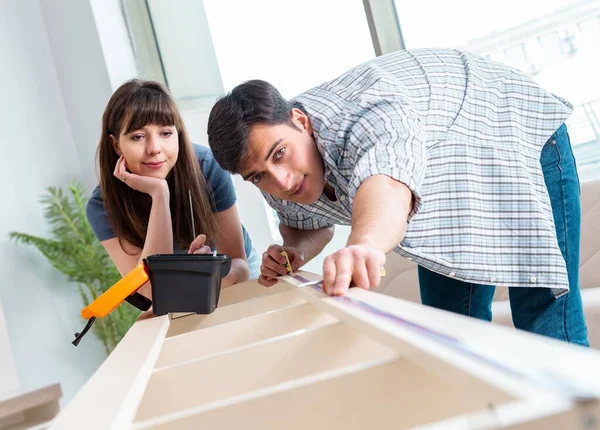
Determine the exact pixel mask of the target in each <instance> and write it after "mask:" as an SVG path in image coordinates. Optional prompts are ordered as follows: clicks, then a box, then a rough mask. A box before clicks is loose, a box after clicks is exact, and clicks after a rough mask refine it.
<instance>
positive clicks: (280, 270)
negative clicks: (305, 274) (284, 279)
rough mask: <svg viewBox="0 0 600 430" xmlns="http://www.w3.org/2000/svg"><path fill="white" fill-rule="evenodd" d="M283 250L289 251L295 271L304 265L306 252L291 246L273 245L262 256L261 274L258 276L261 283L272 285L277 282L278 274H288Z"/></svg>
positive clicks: (266, 285)
mask: <svg viewBox="0 0 600 430" xmlns="http://www.w3.org/2000/svg"><path fill="white" fill-rule="evenodd" d="M281 251H285V252H287V254H288V257H289V259H290V264H291V265H292V270H293V271H294V272H295V271H296V270H298V269H299V268H300V267H302V266H303V265H304V263H305V261H304V253H303V252H302V251H300V250H299V249H297V248H292V247H289V246H281V245H271V246H269V248H268V249H267V250H266V251H265V252H264V253H263V256H262V264H261V266H260V276H259V277H258V283H259V284H260V285H263V286H265V287H272V286H273V285H275V284H276V283H277V277H278V276H283V275H286V274H287V270H286V268H285V257H284V256H283V255H281V254H280V253H281Z"/></svg>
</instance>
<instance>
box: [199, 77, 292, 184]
mask: <svg viewBox="0 0 600 430" xmlns="http://www.w3.org/2000/svg"><path fill="white" fill-rule="evenodd" d="M294 107H300V106H296V105H295V104H292V103H290V102H288V101H287V100H286V99H284V98H283V97H282V96H281V93H280V92H279V91H278V90H277V88H275V87H274V86H273V85H271V84H270V83H268V82H265V81H261V80H258V79H256V80H252V81H247V82H244V83H243V84H240V85H238V86H237V87H235V88H234V89H233V90H231V92H230V93H229V94H226V95H225V96H223V97H222V98H220V99H219V100H218V101H217V103H216V104H215V105H214V106H213V108H212V110H211V111H210V116H209V118H208V130H207V132H208V144H209V145H210V149H211V150H212V152H213V154H214V156H215V160H217V163H219V165H220V166H221V167H222V168H223V169H225V170H227V171H229V172H231V173H240V170H241V163H242V162H243V160H244V157H245V156H246V154H247V151H248V135H249V134H250V127H252V126H253V125H257V124H263V125H278V124H288V125H291V126H293V127H295V128H297V127H296V126H295V125H294V123H293V122H292V115H291V111H292V108H294Z"/></svg>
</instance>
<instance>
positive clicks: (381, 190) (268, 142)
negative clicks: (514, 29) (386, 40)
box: [208, 50, 588, 345]
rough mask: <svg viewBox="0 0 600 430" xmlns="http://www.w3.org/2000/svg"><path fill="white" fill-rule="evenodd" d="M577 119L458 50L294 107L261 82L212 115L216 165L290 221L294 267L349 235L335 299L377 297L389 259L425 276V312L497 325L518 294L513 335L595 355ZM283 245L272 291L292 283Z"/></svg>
mask: <svg viewBox="0 0 600 430" xmlns="http://www.w3.org/2000/svg"><path fill="white" fill-rule="evenodd" d="M571 112H572V106H571V105H570V104H569V103H568V102H566V101H564V100H563V99H561V98H558V97H556V96H554V95H552V94H551V93H549V92H547V91H545V90H543V89H542V88H540V87H539V86H538V85H536V84H535V83H534V82H532V81H531V79H529V78H528V77H527V76H525V75H524V74H522V73H520V72H518V71H516V70H514V69H512V68H509V67H506V66H503V65H500V64H497V63H494V62H491V61H488V60H485V59H483V58H481V57H479V56H476V55H473V54H469V53H466V52H460V51H457V50H416V51H400V52H396V53H392V54H389V55H386V56H383V57H378V58H376V59H374V60H372V61H369V62H367V63H365V64H362V65H360V66H358V67H356V68H354V69H352V70H350V71H348V72H346V73H345V74H343V75H341V76H340V77H338V78H337V79H334V80H332V81H330V82H326V83H324V84H322V85H320V86H318V87H316V88H313V89H311V90H309V91H307V92H305V93H303V94H301V95H300V96H298V97H297V98H295V99H293V100H292V101H290V102H288V101H287V100H285V99H283V98H282V97H281V95H280V94H279V92H278V91H277V90H276V89H275V88H274V87H273V86H271V85H270V84H268V83H266V82H263V81H249V82H246V83H244V84H241V85H239V86H238V87H236V88H235V89H233V91H231V93H230V94H228V95H226V96H225V97H223V98H222V99H220V100H219V101H218V102H217V103H216V104H215V106H214V108H213V110H212V112H211V114H210V118H209V124H208V138H209V143H210V146H211V148H212V150H213V153H214V156H215V159H216V160H217V162H218V163H219V164H221V166H222V167H223V168H224V169H226V170H228V171H230V172H233V173H239V174H241V175H242V176H243V178H244V179H245V180H248V181H251V182H252V183H253V184H255V185H256V186H257V187H258V188H259V189H260V190H261V192H262V193H263V195H264V196H265V198H266V199H267V201H268V202H269V204H270V205H271V206H272V207H273V208H275V210H276V211H277V212H278V214H279V218H280V220H281V224H280V230H281V234H282V236H283V238H284V244H283V249H285V250H286V251H287V252H288V254H290V255H291V256H292V266H293V267H294V269H297V268H298V267H300V266H301V265H302V264H304V263H305V262H306V261H309V260H310V259H311V258H313V257H314V256H316V255H317V254H318V253H319V252H320V251H321V250H322V249H323V247H324V246H325V245H326V244H327V243H328V242H329V240H330V239H331V237H332V234H333V228H334V227H333V226H334V225H335V224H350V225H351V226H352V230H351V234H350V237H349V239H348V243H347V246H346V247H345V248H343V249H340V250H338V251H337V252H335V253H333V254H332V255H330V256H328V257H327V258H326V259H325V261H324V264H323V279H324V290H325V292H327V293H328V294H333V295H340V294H344V293H345V292H346V291H347V289H348V287H349V285H350V283H351V282H353V283H354V284H355V285H357V286H358V287H362V288H369V287H374V286H377V285H378V283H379V269H380V266H382V265H383V264H384V263H385V254H386V253H387V252H389V251H391V250H394V251H395V252H397V253H398V254H400V255H402V256H405V257H407V258H409V259H412V260H414V261H415V262H416V263H417V264H418V265H419V284H420V289H421V298H422V302H423V303H424V304H426V305H431V306H435V307H437V308H441V309H446V310H449V311H454V312H458V313H461V314H465V315H470V316H473V317H476V318H480V319H485V320H491V302H492V298H493V295H494V289H495V286H504V287H510V302H511V309H512V314H513V321H514V323H515V326H516V327H517V328H521V329H524V330H528V331H531V332H535V333H539V334H543V335H547V336H551V337H554V338H558V339H563V340H566V341H569V342H574V343H579V344H582V345H587V344H588V341H587V328H586V325H585V320H584V316H583V309H582V304H581V295H580V291H579V279H578V266H579V222H580V208H579V182H578V178H577V172H576V167H575V161H574V158H573V154H572V152H571V147H570V142H569V137H568V134H567V132H566V126H565V125H564V124H563V122H564V121H565V120H566V118H567V117H568V116H569V115H570V113H571ZM280 248H281V247H277V246H272V247H270V248H269V250H268V251H267V252H266V253H265V254H264V255H263V265H262V267H261V280H260V282H261V283H262V284H263V285H267V286H268V285H272V284H274V283H275V282H276V277H277V276H280V275H282V274H284V273H285V269H284V267H283V265H282V263H284V261H283V259H282V257H281V256H280V254H279V252H278V251H279V250H280Z"/></svg>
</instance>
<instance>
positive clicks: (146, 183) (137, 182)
mask: <svg viewBox="0 0 600 430" xmlns="http://www.w3.org/2000/svg"><path fill="white" fill-rule="evenodd" d="M113 175H115V177H116V178H117V179H119V180H120V181H123V182H125V183H126V184H127V185H128V186H129V187H131V188H133V189H134V190H136V191H139V192H141V193H145V194H148V195H149V196H150V197H156V196H158V195H160V194H161V193H165V192H166V193H168V192H169V186H168V185H167V181H166V180H165V179H159V178H153V177H151V176H142V175H137V174H135V173H130V172H128V171H127V162H126V161H125V157H124V156H123V155H121V156H120V157H119V160H118V161H117V164H116V165H115V170H114V172H113Z"/></svg>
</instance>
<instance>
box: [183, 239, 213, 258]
mask: <svg viewBox="0 0 600 430" xmlns="http://www.w3.org/2000/svg"><path fill="white" fill-rule="evenodd" d="M205 242H206V235H205V234H199V235H198V237H196V239H194V241H193V242H192V244H191V245H190V249H189V250H188V254H212V249H210V246H208V245H205V244H204V243H205Z"/></svg>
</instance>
